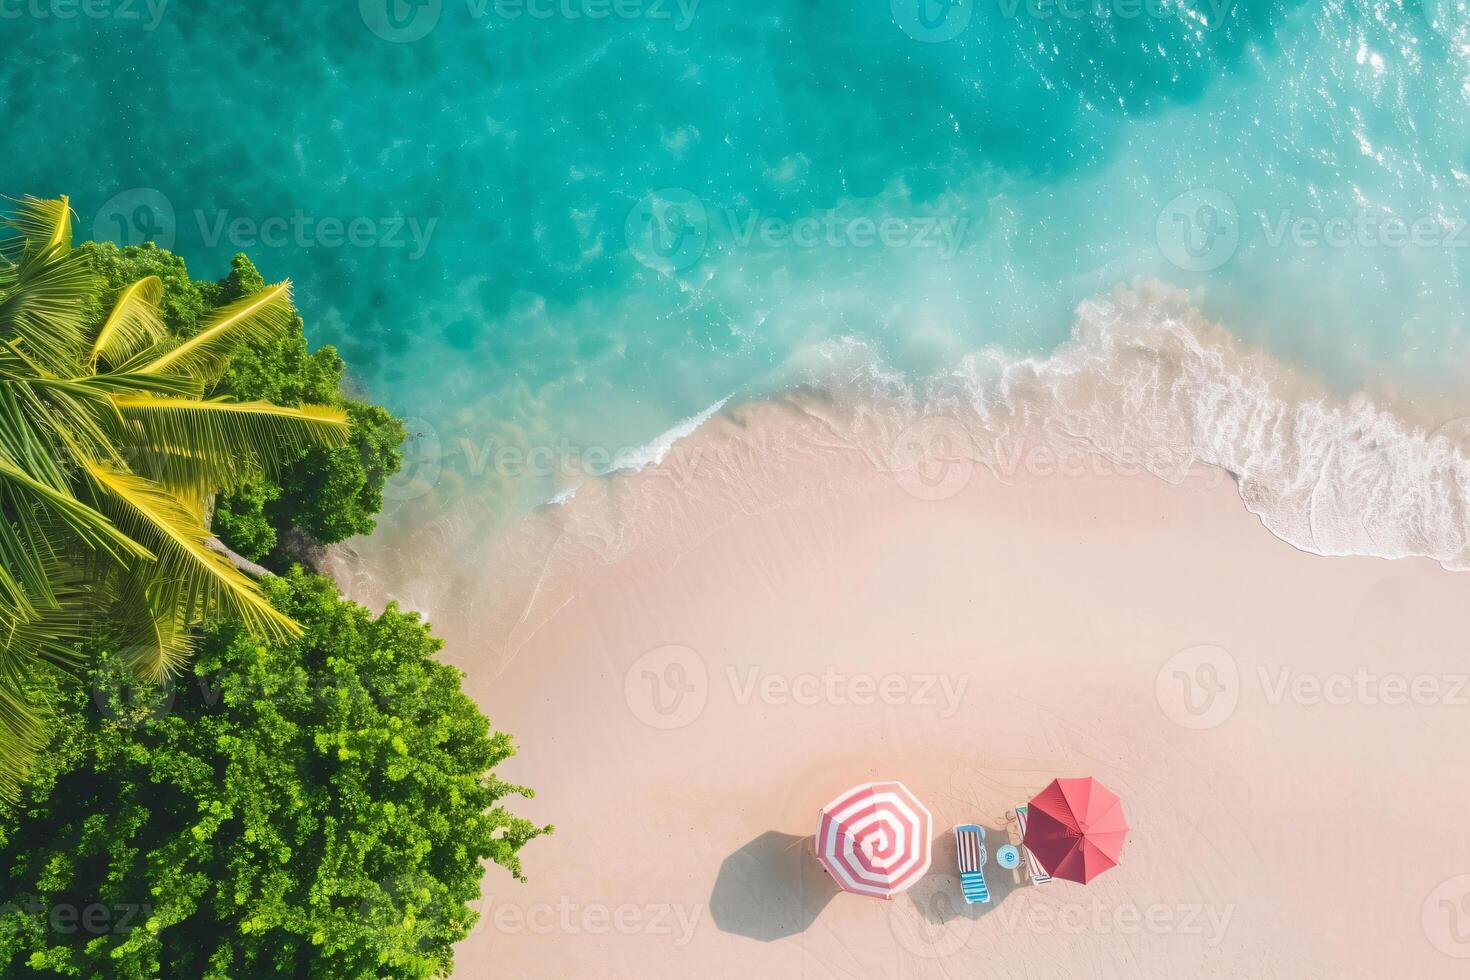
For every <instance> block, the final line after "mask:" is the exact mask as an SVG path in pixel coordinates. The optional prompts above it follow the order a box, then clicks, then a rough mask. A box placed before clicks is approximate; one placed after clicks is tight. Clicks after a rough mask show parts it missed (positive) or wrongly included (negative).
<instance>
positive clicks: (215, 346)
mask: <svg viewBox="0 0 1470 980" xmlns="http://www.w3.org/2000/svg"><path fill="white" fill-rule="evenodd" d="M295 315H296V313H295V308H294V307H293V306H292V305H291V280H289V279H287V280H286V281H284V282H279V283H277V284H276V285H274V286H267V287H265V288H264V289H261V290H258V291H257V292H254V293H251V294H250V295H249V296H246V297H244V298H242V299H238V300H236V301H235V302H233V303H231V304H229V305H228V306H225V307H223V308H221V309H220V310H218V311H217V312H215V313H214V315H213V316H211V317H210V318H209V319H208V320H206V321H205V323H204V325H203V326H202V327H200V329H199V332H198V333H197V334H195V335H194V336H192V337H190V338H189V339H188V340H186V341H184V342H183V343H181V344H179V345H178V346H177V347H175V348H173V349H172V350H170V351H168V352H167V353H165V354H162V355H160V356H159V357H155V358H153V359H152V360H150V361H148V362H146V363H144V364H142V365H141V366H139V367H138V368H137V369H136V370H139V371H141V372H143V373H145V374H158V373H162V372H169V373H175V374H188V375H192V376H194V377H200V378H204V379H206V380H214V379H216V378H218V377H219V375H220V374H221V373H222V372H223V371H224V368H225V366H226V364H227V363H228V361H229V358H230V355H231V354H233V353H234V352H235V350H236V348H238V347H239V346H240V345H241V344H243V343H246V342H248V341H252V340H264V339H268V338H270V337H274V336H278V335H279V334H281V333H284V332H285V331H286V330H288V329H290V327H291V322H292V319H293V318H294V317H295Z"/></svg>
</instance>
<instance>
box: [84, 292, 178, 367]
mask: <svg viewBox="0 0 1470 980" xmlns="http://www.w3.org/2000/svg"><path fill="white" fill-rule="evenodd" d="M161 302H163V280H162V279H160V278H158V277H157V276H145V277H144V278H142V279H139V280H138V281H137V282H135V283H133V284H132V285H131V286H128V287H126V288H125V289H123V291H122V292H121V293H118V296H117V302H115V303H114V304H113V306H112V312H111V313H110V314H108V317H107V319H106V320H105V321H103V323H102V327H101V329H99V330H98V331H97V336H96V338H94V339H93V341H92V350H91V352H90V353H89V354H88V356H87V363H88V364H90V365H92V366H93V367H96V365H97V361H98V360H99V359H103V358H105V359H106V360H107V363H109V364H122V363H124V362H125V361H127V359H128V358H130V357H133V356H134V355H136V354H139V353H141V352H143V351H146V350H148V349H149V348H151V347H154V346H156V345H157V344H159V343H161V342H162V341H163V340H164V339H165V338H166V337H168V328H167V327H165V326H164V325H163V317H162V316H160V315H159V312H158V304H159V303H161Z"/></svg>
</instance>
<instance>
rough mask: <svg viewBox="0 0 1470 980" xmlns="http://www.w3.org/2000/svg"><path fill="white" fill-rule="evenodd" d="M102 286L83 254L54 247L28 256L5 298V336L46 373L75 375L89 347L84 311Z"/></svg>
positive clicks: (1, 332)
mask: <svg viewBox="0 0 1470 980" xmlns="http://www.w3.org/2000/svg"><path fill="white" fill-rule="evenodd" d="M98 288H99V280H98V278H97V276H96V274H95V273H94V272H93V270H92V265H91V262H90V261H89V260H88V258H87V256H86V254H85V253H83V252H72V251H62V250H59V249H51V250H49V251H47V252H45V253H43V254H41V255H38V256H36V257H35V258H33V259H31V258H28V259H27V260H26V261H25V262H24V263H22V265H21V266H20V269H19V272H18V273H17V276H16V279H15V282H14V283H13V284H11V285H10V287H9V288H8V289H6V290H5V294H4V296H3V297H0V339H3V340H5V341H7V342H8V344H9V346H10V349H11V350H12V352H13V353H16V354H17V355H18V356H26V355H29V356H30V357H33V358H34V359H35V361H36V363H37V364H38V366H39V369H40V370H42V371H44V372H46V373H49V374H53V375H58V376H63V375H71V374H74V373H75V372H76V369H77V367H78V366H79V365H80V364H81V361H82V353H83V351H84V350H85V349H86V346H87V330H86V313H85V310H86V309H87V308H88V307H89V306H90V304H91V303H92V302H93V301H94V300H95V298H96V295H97V291H98Z"/></svg>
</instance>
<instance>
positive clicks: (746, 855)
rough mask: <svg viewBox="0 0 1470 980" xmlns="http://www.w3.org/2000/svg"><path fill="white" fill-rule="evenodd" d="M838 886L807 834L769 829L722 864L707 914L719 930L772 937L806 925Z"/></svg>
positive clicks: (764, 938)
mask: <svg viewBox="0 0 1470 980" xmlns="http://www.w3.org/2000/svg"><path fill="white" fill-rule="evenodd" d="M839 891H840V889H839V888H838V887H837V883H836V882H834V881H833V880H832V878H831V876H830V875H828V874H827V872H826V871H825V870H823V868H822V865H821V864H820V863H819V862H818V861H817V859H816V855H815V854H813V853H812V838H811V837H810V836H806V837H797V836H796V835H794V834H783V833H780V832H779V831H775V830H770V831H767V832H766V833H764V834H761V835H760V836H759V837H757V838H755V840H753V841H751V842H750V843H748V844H746V845H745V846H744V847H742V848H740V849H739V850H738V851H736V852H735V853H734V854H731V855H730V856H729V857H727V858H725V860H724V861H722V862H721V863H720V871H719V874H717V875H716V876H715V887H714V891H713V892H712V893H711V895H710V900H709V911H710V918H711V919H713V920H714V923H715V926H716V927H717V928H719V929H720V930H721V931H722V932H729V933H734V934H735V935H738V936H747V937H749V938H751V939H758V940H760V941H761V942H772V941H773V940H777V939H784V938H786V937H788V936H794V935H797V934H799V933H802V932H805V931H806V930H807V929H809V928H810V927H811V925H812V923H813V922H815V921H816V920H817V916H819V915H821V913H822V909H824V908H826V907H827V903H828V902H830V901H831V900H832V899H833V898H834V897H835V896H836V895H837V893H838V892H839Z"/></svg>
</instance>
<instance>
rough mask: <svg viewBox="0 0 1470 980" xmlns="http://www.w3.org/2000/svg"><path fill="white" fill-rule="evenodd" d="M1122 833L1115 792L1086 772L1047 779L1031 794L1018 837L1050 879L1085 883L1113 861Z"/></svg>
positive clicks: (1120, 848)
mask: <svg viewBox="0 0 1470 980" xmlns="http://www.w3.org/2000/svg"><path fill="white" fill-rule="evenodd" d="M1127 836H1128V820H1127V818H1125V817H1124V816H1123V802H1122V801H1121V800H1119V799H1118V794H1117V793H1114V792H1113V791H1112V790H1110V789H1108V788H1107V787H1106V786H1104V785H1103V784H1102V783H1100V782H1098V781H1097V780H1096V779H1093V778H1092V777H1091V776H1088V777H1086V778H1084V779H1053V780H1052V781H1051V785H1050V786H1048V787H1047V788H1046V789H1044V790H1042V791H1041V792H1040V793H1038V794H1036V798H1035V799H1033V800H1032V801H1031V804H1030V806H1029V807H1028V808H1027V812H1026V836H1025V839H1024V841H1023V842H1024V843H1025V845H1026V847H1027V848H1028V849H1029V850H1030V851H1031V853H1032V854H1033V855H1034V856H1035V857H1036V860H1037V861H1038V862H1040V864H1041V866H1042V867H1043V868H1045V869H1046V871H1047V873H1049V874H1050V875H1051V876H1052V877H1053V878H1066V879H1067V880H1068V881H1080V882H1082V883H1083V884H1084V885H1085V884H1087V883H1088V882H1089V881H1091V880H1092V879H1094V878H1096V877H1097V876H1098V875H1100V874H1102V873H1103V872H1104V871H1106V870H1108V869H1109V868H1111V867H1112V866H1113V865H1115V864H1117V863H1118V858H1119V857H1120V856H1121V855H1122V853H1123V838H1125V837H1127Z"/></svg>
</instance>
